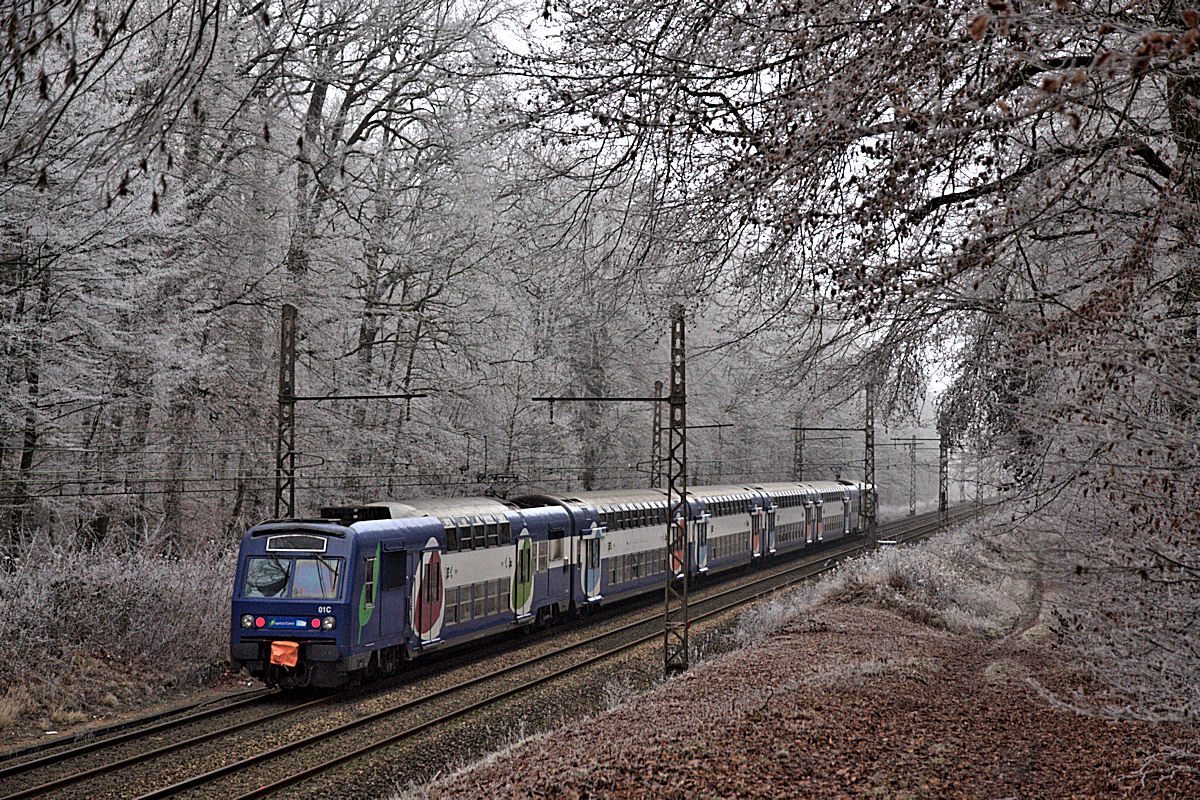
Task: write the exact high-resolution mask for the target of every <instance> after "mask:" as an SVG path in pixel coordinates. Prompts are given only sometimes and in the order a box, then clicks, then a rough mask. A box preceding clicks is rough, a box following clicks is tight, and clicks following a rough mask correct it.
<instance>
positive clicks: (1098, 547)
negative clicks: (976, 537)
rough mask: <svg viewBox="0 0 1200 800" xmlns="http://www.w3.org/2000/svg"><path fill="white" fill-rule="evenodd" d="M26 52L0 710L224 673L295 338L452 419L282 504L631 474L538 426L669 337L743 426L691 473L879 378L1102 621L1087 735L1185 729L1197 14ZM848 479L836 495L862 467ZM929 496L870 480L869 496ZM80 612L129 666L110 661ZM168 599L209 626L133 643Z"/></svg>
mask: <svg viewBox="0 0 1200 800" xmlns="http://www.w3.org/2000/svg"><path fill="white" fill-rule="evenodd" d="M0 18H3V21H4V31H3V34H2V35H0V41H2V44H0V78H2V80H3V86H4V89H3V103H2V104H0V376H2V380H0V394H2V402H0V538H2V539H3V544H4V548H5V551H4V554H3V558H4V562H3V563H4V570H3V573H4V577H3V581H4V597H5V603H4V608H3V611H2V616H0V641H4V642H5V643H6V647H7V648H8V649H10V650H11V653H10V656H11V657H9V658H6V659H4V660H3V663H0V678H3V679H4V681H5V684H6V685H9V686H10V687H12V688H10V689H9V690H8V695H7V696H6V699H5V704H6V705H4V706H3V707H0V720H3V719H4V718H5V716H6V715H7V717H8V718H9V719H15V718H17V717H18V716H20V715H22V714H27V713H33V712H37V713H43V712H44V713H58V712H55V709H59V710H60V711H61V709H64V708H66V709H68V712H69V709H70V708H71V707H74V706H76V705H78V703H79V702H80V700H79V698H81V697H83V696H84V694H86V693H80V692H78V691H75V690H73V689H68V688H65V686H64V685H63V684H62V683H61V680H60V678H61V676H62V675H64V674H67V673H68V672H72V671H73V672H74V673H81V672H82V673H87V672H89V671H91V672H93V673H95V674H102V673H104V671H105V669H106V665H109V664H111V663H114V662H118V661H119V662H125V663H134V664H138V665H141V666H143V667H144V668H146V669H147V670H160V671H161V670H163V669H166V667H164V664H166V663H174V662H173V659H174V656H175V655H176V654H173V653H168V652H164V651H163V649H162V648H163V647H164V646H163V645H162V644H161V643H162V642H163V641H164V640H165V641H191V642H197V641H199V642H203V645H202V646H200V647H198V648H193V651H192V652H189V653H188V656H187V658H186V659H184V660H185V661H186V662H187V663H188V664H192V665H195V664H199V663H205V661H206V660H212V659H215V658H219V657H220V651H221V648H222V647H223V644H222V641H223V640H222V635H221V633H220V631H221V630H223V627H224V616H223V615H224V613H225V611H224V610H223V609H224V606H223V604H224V603H227V600H228V598H227V597H225V596H224V595H221V596H214V595H213V593H212V591H211V586H214V585H217V586H221V585H226V583H227V582H228V574H227V571H228V563H229V558H230V555H229V554H230V552H231V546H232V543H233V542H235V541H236V539H237V537H238V536H239V535H240V533H241V532H242V530H244V528H245V527H246V526H247V525H249V524H252V523H254V522H257V521H259V520H261V519H262V518H264V517H267V516H270V514H271V513H272V511H273V500H274V492H273V486H274V474H273V468H274V452H273V449H274V448H273V443H274V437H275V426H276V420H275V409H276V401H277V391H278V385H277V375H278V364H277V354H278V328H279V315H280V308H281V306H282V304H283V303H293V304H295V305H296V306H297V307H299V309H300V321H299V328H298V330H299V342H298V357H299V360H298V374H297V385H298V391H299V392H300V393H302V394H306V395H322V394H349V393H352V394H366V393H372V394H374V393H379V394H382V393H399V392H403V393H421V394H425V395H427V396H426V397H425V398H421V399H415V400H412V401H362V402H355V401H340V402H330V403H320V404H310V405H306V406H302V408H301V415H300V417H299V420H298V437H297V445H298V450H299V451H300V453H301V455H300V456H299V461H300V472H299V476H300V477H299V487H300V495H299V503H300V508H299V511H300V512H301V513H305V512H306V510H307V511H315V510H316V509H317V508H318V507H319V506H320V505H321V504H323V503H337V504H343V503H346V502H353V501H356V500H372V499H380V498H389V499H402V498H403V497H408V496H413V495H422V494H477V493H481V492H485V491H503V490H505V489H508V488H511V487H512V486H513V485H516V484H518V483H521V484H538V485H541V486H544V487H556V488H561V489H569V488H603V487H610V486H631V485H643V484H644V483H645V482H646V481H647V480H648V471H649V470H648V464H647V461H648V458H649V439H650V436H649V433H650V420H649V414H648V411H647V409H646V408H643V407H638V406H624V405H617V404H598V403H596V404H591V403H583V404H570V406H571V407H569V408H568V407H565V406H559V407H558V408H556V410H555V411H556V421H555V423H554V424H553V425H551V424H550V423H549V414H548V409H547V408H546V407H545V406H544V404H538V403H534V402H533V401H532V400H531V398H532V397H534V396H538V395H560V394H576V395H581V396H583V395H587V396H593V395H630V394H633V395H643V394H646V393H647V392H648V391H649V390H650V389H651V387H652V386H653V382H654V381H655V380H659V379H663V378H664V377H665V373H666V347H667V341H666V332H667V330H668V324H667V318H666V314H667V309H668V308H669V305H670V303H672V302H683V303H685V305H686V307H687V309H688V314H689V326H690V327H689V375H688V381H689V407H690V412H689V419H690V421H691V422H693V423H694V424H701V423H727V424H729V425H730V426H731V427H729V428H722V429H712V430H709V431H697V432H696V435H695V436H694V437H693V440H692V443H691V451H690V455H691V456H692V459H691V461H692V469H691V471H692V476H691V479H692V481H693V482H717V481H726V480H728V481H735V480H741V479H745V478H756V479H762V480H766V479H783V478H788V477H790V476H791V474H792V455H793V451H792V447H793V435H794V434H793V430H792V428H793V426H794V425H795V424H796V420H797V418H798V415H799V418H801V419H803V420H804V422H805V424H824V425H833V426H836V425H846V426H853V427H861V420H862V415H863V412H864V410H863V407H862V404H863V390H864V387H865V385H866V384H867V383H868V382H871V383H874V384H876V385H877V386H879V387H880V392H879V395H878V408H876V409H875V411H876V413H877V416H878V418H879V419H880V421H881V425H884V426H889V429H890V430H893V431H897V432H901V431H902V432H903V433H904V435H907V434H908V433H911V432H918V435H933V434H934V433H935V432H936V431H937V430H942V431H945V432H946V433H947V435H948V436H950V437H951V439H952V441H953V442H954V444H955V447H956V451H957V452H958V453H960V454H969V456H968V457H966V458H962V457H961V456H960V462H959V463H958V464H957V466H956V477H966V476H973V477H972V479H973V480H976V481H977V482H982V483H986V484H987V485H986V486H984V487H982V491H983V493H985V494H988V495H994V494H1002V496H1003V497H1004V498H1005V499H1004V506H1003V513H1002V515H1001V516H1000V517H998V518H997V519H998V521H997V523H996V525H995V527H994V534H993V536H992V537H990V539H989V541H988V542H987V546H989V547H991V548H993V549H995V550H999V551H1001V552H1003V553H1005V554H1006V555H1007V556H1008V557H1009V558H1010V559H1011V563H1012V564H1013V568H1014V569H1042V570H1047V571H1051V572H1053V573H1054V574H1055V575H1056V576H1059V577H1060V578H1061V580H1063V581H1066V582H1069V583H1071V584H1072V585H1073V587H1074V589H1075V590H1074V591H1072V592H1070V593H1068V594H1067V595H1065V596H1064V599H1063V601H1062V603H1061V604H1060V607H1059V608H1058V619H1059V623H1060V625H1059V630H1058V634H1059V636H1060V638H1061V640H1062V641H1063V642H1065V643H1067V644H1068V645H1070V646H1071V647H1073V648H1074V652H1075V653H1076V655H1077V657H1078V658H1079V659H1080V662H1081V663H1082V664H1084V665H1085V666H1087V667H1088V668H1090V669H1092V670H1094V671H1095V672H1097V673H1098V674H1102V675H1103V676H1104V677H1105V679H1106V681H1107V683H1108V685H1110V686H1112V687H1113V694H1112V696H1111V697H1109V698H1108V699H1107V701H1106V702H1105V703H1104V704H1102V705H1101V706H1099V707H1096V708H1093V711H1094V712H1095V713H1112V714H1127V715H1136V716H1142V717H1145V718H1152V719H1177V718H1194V717H1195V715H1196V713H1197V711H1198V709H1200V687H1198V686H1197V685H1196V684H1195V681H1194V680H1192V676H1194V675H1195V674H1196V672H1197V668H1198V667H1200V663H1198V662H1200V658H1198V656H1200V653H1198V652H1197V637H1196V635H1195V632H1196V624H1197V611H1196V609H1197V608H1200V592H1198V588H1200V583H1198V582H1200V562H1197V560H1196V555H1195V554H1196V552H1197V548H1196V545H1197V538H1198V536H1197V522H1196V514H1195V510H1194V509H1195V498H1196V496H1197V488H1198V487H1197V464H1198V456H1200V452H1198V449H1200V436H1198V435H1197V434H1198V433H1200V431H1198V430H1197V427H1198V419H1197V414H1196V409H1197V400H1198V398H1197V393H1198V387H1200V367H1198V366H1197V355H1198V354H1197V344H1198V330H1200V261H1198V259H1197V256H1198V255H1200V254H1198V253H1197V235H1198V231H1200V226H1197V224H1196V223H1197V207H1198V205H1200V172H1198V169H1197V163H1196V161H1197V157H1198V150H1197V148H1198V146H1200V99H1198V98H1200V66H1198V63H1197V46H1198V44H1200V15H1198V14H1197V12H1196V10H1195V9H1193V8H1191V7H1189V6H1188V5H1187V4H1186V3H1181V2H1176V0H1167V1H1165V2H1140V3H1139V2H1133V3H1127V4H1113V3H1107V2H1096V1H1095V0H1085V1H1084V2H1070V0H1052V1H1051V2H1047V3H1034V4H1029V3H1019V4H1018V3H1015V2H1008V1H1007V0H988V2H987V3H986V4H979V3H974V2H941V0H935V2H926V3H915V2H909V1H908V0H896V2H869V1H867V2H844V1H843V0H833V1H832V2H822V3H812V4H809V3H805V2H800V0H794V1H789V0H783V1H782V2H767V3H760V2H755V1H754V0H743V1H742V2H736V3H730V2H725V1H724V0H712V1H711V2H689V1H687V0H641V1H635V2H616V1H615V0H596V1H595V2H582V3H549V2H548V3H547V4H546V5H545V6H543V7H541V8H536V9H531V8H529V7H527V6H523V5H520V4H509V3H507V2H504V1H503V0H418V1H417V2H413V3H406V4H397V3H390V2H372V1H370V0H311V1H310V0H303V1H301V0H285V1H283V2H270V1H268V0H264V1H263V2H258V3H251V2H238V1H236V0H235V1H233V2H228V1H225V0H93V1H92V2H88V1H87V0H79V1H78V2H56V1H54V0H31V2H28V3H9V4H7V5H4V6H3V7H0ZM935 397H936V403H934V402H931V401H930V400H927V398H930V399H932V398H935ZM860 446H861V445H860V441H859V440H857V439H856V438H855V437H853V436H851V437H849V438H848V439H845V440H840V441H837V440H832V441H823V442H815V441H814V442H812V443H810V448H811V449H810V450H808V451H807V452H808V459H809V465H811V469H812V470H813V471H814V473H815V474H817V475H819V476H820V477H833V475H831V474H829V473H830V472H835V473H836V472H840V473H841V474H842V475H843V476H844V477H857V475H858V474H859V472H858V471H859V469H860V464H861V462H860V461H859V458H860V453H861V450H860V449H859V448H860ZM929 456H930V454H929V453H927V452H924V453H923V454H922V457H921V467H920V470H919V471H920V494H921V495H922V496H923V497H924V498H926V499H928V498H930V497H931V496H932V495H933V490H934V487H935V486H936V462H935V461H934V460H933V459H931V458H930V457H929ZM906 462H907V452H905V451H904V450H903V449H902V447H892V448H883V449H882V450H881V466H882V468H881V470H880V473H879V475H880V477H879V483H880V486H881V490H882V491H883V501H884V503H885V504H892V505H895V506H902V505H904V504H905V500H906V499H907V498H906V497H905V495H906V494H907V489H908V485H909V483H908V482H909V474H908V470H907V467H908V465H907V463H906ZM205 587H208V588H205ZM97 604H99V605H97ZM89 606H90V607H92V608H95V607H102V608H106V609H109V610H110V611H111V612H112V613H113V615H114V617H115V618H116V619H117V620H124V621H125V624H115V625H114V626H113V627H114V628H116V629H120V630H127V631H128V632H129V635H128V636H126V637H125V638H124V639H122V640H121V641H119V642H113V641H109V640H105V641H98V640H95V639H93V638H90V637H93V636H94V635H95V633H94V631H93V629H94V628H95V626H94V625H91V624H90V619H89V616H88V607H89ZM148 606H149V607H153V608H155V609H161V613H162V618H165V619H172V620H176V622H175V623H174V624H179V625H184V626H186V625H192V627H190V628H186V627H185V628H181V629H180V630H179V631H177V632H176V633H177V634H178V635H177V636H165V635H164V632H163V631H162V630H156V631H154V632H150V631H144V630H142V626H139V625H138V624H137V620H138V619H139V614H141V613H144V610H145V609H146V608H147V607H148ZM30 609H49V610H50V611H51V612H52V613H48V614H40V615H37V616H38V617H39V618H42V619H45V620H46V621H45V622H32V621H31V620H30V617H29V615H28V611H29V610H30ZM172 609H176V610H177V611H178V612H179V613H177V614H173V613H172V612H171V610H172ZM214 617H215V618H216V619H217V623H216V625H215V627H213V625H211V624H210V623H208V622H194V620H195V619H197V618H202V619H206V620H207V619H210V618H214ZM186 620H193V622H185V621H186ZM139 630H142V633H140V634H139V633H138V631H139ZM147 637H149V638H147ZM168 647H169V646H168ZM47 661H48V662H50V663H52V664H63V665H71V666H70V668H69V669H68V668H67V667H63V668H62V669H57V668H56V669H50V670H48V671H46V670H43V669H41V668H40V667H39V666H38V665H44V664H45V663H46V662H47ZM35 667H37V668H35ZM34 675H36V677H32V676H34ZM39 681H40V682H41V683H40V684H39ZM39 687H40V688H39ZM5 709H7V710H5ZM68 712H62V713H68Z"/></svg>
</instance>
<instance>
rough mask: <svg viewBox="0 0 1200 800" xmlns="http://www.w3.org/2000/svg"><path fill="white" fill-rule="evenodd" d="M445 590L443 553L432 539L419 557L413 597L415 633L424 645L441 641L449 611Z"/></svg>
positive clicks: (435, 540)
mask: <svg viewBox="0 0 1200 800" xmlns="http://www.w3.org/2000/svg"><path fill="white" fill-rule="evenodd" d="M442 587H443V582H442V552H441V549H440V547H439V546H438V540H437V539H436V538H433V537H431V538H430V539H429V540H428V541H427V542H426V543H425V549H424V550H422V551H421V553H420V556H419V557H418V561H417V572H416V579H415V580H414V581H413V592H412V597H411V598H410V603H411V607H412V610H413V613H412V627H413V632H414V633H415V634H416V635H417V637H418V640H419V641H420V643H421V645H422V646H424V645H429V644H433V643H434V642H437V641H439V640H440V638H441V634H442V622H443V620H444V619H445V610H446V604H445V602H444V600H445V592H444V591H443V588H442Z"/></svg>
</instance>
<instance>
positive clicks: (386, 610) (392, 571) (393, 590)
mask: <svg viewBox="0 0 1200 800" xmlns="http://www.w3.org/2000/svg"><path fill="white" fill-rule="evenodd" d="M380 562H381V566H380V570H379V584H378V587H377V590H376V591H377V593H378V597H377V598H376V602H377V603H378V605H379V636H380V639H381V640H382V641H384V642H385V643H386V642H389V641H391V640H394V639H395V637H397V636H399V635H401V634H402V633H404V624H405V622H406V621H407V620H408V596H407V595H408V593H407V592H406V591H404V590H405V589H406V588H408V551H407V550H404V549H399V548H396V547H393V548H392V549H388V547H387V546H386V545H385V546H384V548H383V553H382V554H381V555H380Z"/></svg>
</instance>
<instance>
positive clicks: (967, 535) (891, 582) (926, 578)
mask: <svg viewBox="0 0 1200 800" xmlns="http://www.w3.org/2000/svg"><path fill="white" fill-rule="evenodd" d="M982 553H983V545H982V544H981V539H980V537H979V531H978V530H977V528H976V526H974V525H961V526H958V527H956V528H954V529H953V530H951V531H948V532H946V533H945V534H942V535H940V536H937V537H934V538H933V539H930V540H929V541H927V542H924V543H923V544H920V545H916V546H912V547H899V548H895V547H889V548H885V549H881V550H877V551H875V552H873V553H870V554H868V555H865V556H862V557H860V558H855V559H851V560H849V561H847V562H845V563H843V564H842V565H840V566H839V567H838V568H837V569H835V570H834V571H833V572H832V574H830V575H827V576H825V577H824V578H822V579H821V580H819V581H816V582H814V583H807V584H803V585H802V586H800V587H798V588H797V589H795V590H792V591H790V592H786V593H783V594H781V595H779V596H778V597H776V598H775V599H773V600H771V601H770V602H767V603H760V604H758V605H756V606H755V607H753V608H751V609H749V610H747V611H746V612H745V613H744V614H743V615H742V616H741V618H740V619H739V621H738V624H737V627H736V629H735V634H734V635H735V636H736V637H737V639H738V640H739V642H741V643H748V642H751V641H756V640H758V639H761V638H763V637H764V636H767V635H769V634H770V633H772V632H774V631H776V630H778V629H779V628H781V627H782V626H783V625H785V624H787V623H788V622H790V621H791V620H794V619H797V618H799V617H801V616H803V615H805V614H807V613H809V612H810V611H811V610H812V609H814V608H815V607H817V606H818V605H821V604H822V603H828V602H846V601H853V600H865V601H868V602H873V603H877V604H879V605H882V606H885V607H889V608H893V609H895V610H897V611H898V612H900V613H901V614H903V615H904V616H906V617H908V618H910V619H913V620H915V621H917V622H920V623H922V624H926V625H933V626H934V627H939V628H945V629H948V630H952V631H956V632H967V631H973V632H977V633H983V634H985V635H997V634H999V633H1001V632H1003V630H1004V629H1005V627H1006V626H1007V625H1008V624H1009V623H1010V622H1011V620H1012V619H1013V618H1015V617H1016V615H1017V614H1018V613H1019V608H1018V606H1017V603H1016V602H1015V601H1014V599H1013V598H1014V597H1020V596H1021V594H1022V592H1023V590H1022V588H1021V587H1020V586H1019V585H1018V582H1017V581H1014V580H1013V579H1012V578H1011V577H1009V576H1008V575H1006V574H1004V573H1001V572H999V571H997V570H994V569H992V568H991V567H990V566H988V565H987V563H986V562H985V561H984V560H983V558H982Z"/></svg>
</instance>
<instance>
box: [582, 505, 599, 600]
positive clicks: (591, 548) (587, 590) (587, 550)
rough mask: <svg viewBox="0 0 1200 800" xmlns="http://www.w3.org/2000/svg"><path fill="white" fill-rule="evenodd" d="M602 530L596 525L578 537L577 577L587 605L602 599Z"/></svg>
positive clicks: (593, 524)
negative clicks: (578, 564) (578, 565)
mask: <svg viewBox="0 0 1200 800" xmlns="http://www.w3.org/2000/svg"><path fill="white" fill-rule="evenodd" d="M602 538H604V528H603V527H602V526H600V525H598V524H596V523H594V522H593V523H592V527H591V528H590V529H589V530H587V531H584V535H583V536H581V537H579V549H580V559H579V563H580V567H579V577H580V584H581V587H580V588H582V589H583V596H584V597H585V598H587V601H588V602H589V603H593V602H595V601H597V600H600V599H602V598H601V595H600V540H601V539H602Z"/></svg>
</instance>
